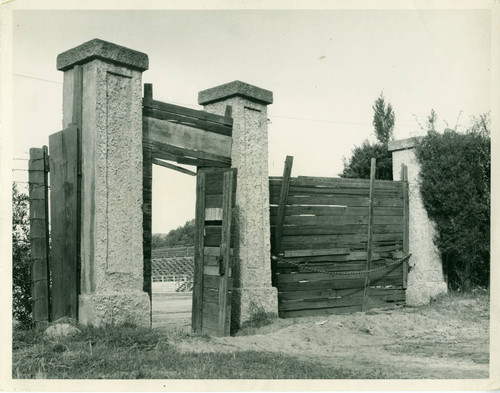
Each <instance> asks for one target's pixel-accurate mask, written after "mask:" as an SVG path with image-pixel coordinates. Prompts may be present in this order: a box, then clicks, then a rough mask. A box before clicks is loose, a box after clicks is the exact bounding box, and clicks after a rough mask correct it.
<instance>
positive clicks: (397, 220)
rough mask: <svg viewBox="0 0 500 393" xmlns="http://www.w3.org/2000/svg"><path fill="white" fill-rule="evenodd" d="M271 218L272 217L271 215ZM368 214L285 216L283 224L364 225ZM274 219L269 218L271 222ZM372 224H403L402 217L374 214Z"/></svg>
mask: <svg viewBox="0 0 500 393" xmlns="http://www.w3.org/2000/svg"><path fill="white" fill-rule="evenodd" d="M271 218H272V217H271ZM367 218H368V216H342V215H338V216H308V215H303V216H286V217H285V225H297V226H302V225H310V226H322V225H324V226H333V225H344V224H351V225H352V224H359V225H366V223H367ZM273 221H274V220H271V222H273ZM372 223H373V224H377V225H387V224H403V217H401V216H374V217H373V221H372Z"/></svg>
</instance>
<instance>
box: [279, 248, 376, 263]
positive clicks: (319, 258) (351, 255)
mask: <svg viewBox="0 0 500 393" xmlns="http://www.w3.org/2000/svg"><path fill="white" fill-rule="evenodd" d="M333 250H338V249H333ZM344 250H345V251H347V253H343V254H337V255H331V254H330V253H329V252H328V250H327V252H326V253H325V254H316V255H304V256H294V257H290V256H288V257H286V258H284V259H281V260H280V261H279V262H278V266H279V265H281V264H285V265H286V264H287V261H291V262H295V263H305V262H308V263H316V262H318V263H320V262H349V261H362V260H366V256H367V255H366V250H363V251H350V250H349V249H344ZM290 251H291V253H292V254H291V255H293V252H294V251H295V250H290ZM299 251H300V250H299ZM313 251H314V250H313ZM302 252H303V253H305V254H307V253H310V252H311V250H302ZM373 255H374V256H375V259H378V257H379V256H380V254H378V253H373Z"/></svg>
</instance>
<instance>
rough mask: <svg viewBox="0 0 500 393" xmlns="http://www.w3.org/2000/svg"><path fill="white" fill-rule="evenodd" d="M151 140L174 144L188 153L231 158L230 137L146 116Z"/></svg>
mask: <svg viewBox="0 0 500 393" xmlns="http://www.w3.org/2000/svg"><path fill="white" fill-rule="evenodd" d="M146 119H147V121H148V123H149V128H150V135H149V137H150V139H151V141H153V142H156V143H161V144H164V145H169V146H175V147H178V148H181V149H184V150H186V151H187V152H188V153H191V154H192V153H193V152H200V151H201V152H205V153H207V154H211V155H214V156H219V157H226V158H229V159H230V158H231V144H232V138H231V137H229V136H225V135H219V134H215V133H213V132H206V131H203V130H199V129H197V128H192V127H189V126H186V125H183V124H177V123H171V122H168V121H165V120H159V119H155V118H153V117H146Z"/></svg>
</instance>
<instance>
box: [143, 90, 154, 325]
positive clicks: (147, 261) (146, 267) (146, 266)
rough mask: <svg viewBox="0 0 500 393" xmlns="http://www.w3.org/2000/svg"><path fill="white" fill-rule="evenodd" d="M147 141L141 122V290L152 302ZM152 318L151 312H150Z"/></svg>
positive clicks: (150, 160)
mask: <svg viewBox="0 0 500 393" xmlns="http://www.w3.org/2000/svg"><path fill="white" fill-rule="evenodd" d="M144 95H145V97H149V98H150V99H152V97H153V85H151V84H150V83H146V84H144ZM148 139H149V128H148V122H147V121H145V120H144V118H143V121H142V255H143V259H144V261H143V286H142V287H143V290H144V292H146V293H147V294H148V295H149V300H150V302H151V301H152V295H153V293H152V286H151V285H152V284H151V275H152V258H151V252H152V238H153V234H152V205H153V192H152V190H153V157H152V151H151V146H150V145H149V144H148V143H147V141H148ZM151 317H152V311H151Z"/></svg>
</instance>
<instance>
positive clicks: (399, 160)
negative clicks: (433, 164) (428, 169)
mask: <svg viewBox="0 0 500 393" xmlns="http://www.w3.org/2000/svg"><path fill="white" fill-rule="evenodd" d="M418 141H419V140H418V138H410V139H402V140H399V141H393V142H389V151H392V173H393V178H394V179H398V178H399V177H400V173H401V172H400V171H401V164H405V165H406V166H407V167H408V194H409V205H410V234H409V235H410V236H409V238H410V244H409V246H410V247H409V248H410V253H411V254H412V256H411V258H410V260H409V272H408V286H407V289H406V303H407V304H409V305H423V304H427V303H429V301H430V300H431V298H433V297H435V296H437V295H439V294H441V293H445V292H446V291H447V285H446V282H445V281H444V278H443V268H442V262H441V256H440V254H439V251H438V249H437V247H436V245H435V244H434V241H433V238H434V236H435V235H436V229H435V224H434V223H433V222H432V221H431V220H430V218H429V216H428V215H427V211H426V210H425V207H424V205H423V202H422V196H421V194H420V186H419V184H420V179H419V174H420V164H419V162H418V160H417V157H416V155H415V147H416V145H417V143H418Z"/></svg>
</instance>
